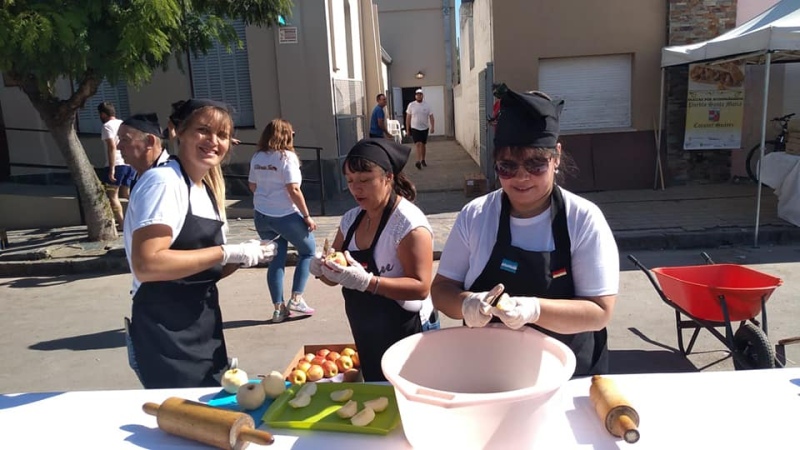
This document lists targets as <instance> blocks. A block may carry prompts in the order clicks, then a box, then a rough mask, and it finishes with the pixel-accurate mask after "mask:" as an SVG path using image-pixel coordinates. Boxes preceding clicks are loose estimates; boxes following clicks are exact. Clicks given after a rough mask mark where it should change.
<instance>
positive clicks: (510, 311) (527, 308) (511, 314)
mask: <svg viewBox="0 0 800 450" xmlns="http://www.w3.org/2000/svg"><path fill="white" fill-rule="evenodd" d="M541 311H542V307H541V305H540V303H539V299H538V298H536V297H506V298H504V299H501V300H500V301H499V302H498V304H497V306H495V307H493V308H492V314H494V315H495V316H497V317H499V318H500V320H501V321H503V323H504V324H506V326H507V327H508V328H511V329H512V330H519V329H520V328H522V327H524V326H525V325H526V324H529V323H536V321H537V320H539V313H541Z"/></svg>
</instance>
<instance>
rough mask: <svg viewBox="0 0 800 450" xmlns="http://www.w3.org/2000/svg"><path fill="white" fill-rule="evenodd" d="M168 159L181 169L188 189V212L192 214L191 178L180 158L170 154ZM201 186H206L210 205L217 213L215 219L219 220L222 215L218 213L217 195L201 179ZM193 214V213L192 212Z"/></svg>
mask: <svg viewBox="0 0 800 450" xmlns="http://www.w3.org/2000/svg"><path fill="white" fill-rule="evenodd" d="M169 159H174V160H175V161H176V162H177V163H178V167H180V169H181V175H183V181H184V182H186V187H187V188H188V189H189V214H192V180H191V179H190V178H189V175H188V174H187V173H186V171H185V170H183V164H181V160H180V159H179V158H178V156H177V155H171V156H170V157H169ZM203 186H205V188H206V193H207V194H208V196H209V197H210V198H211V206H212V207H213V208H214V213H215V214H216V215H217V219H218V220H219V219H220V218H221V217H222V216H220V214H219V206H217V197H216V196H214V191H212V190H211V187H210V186H209V185H208V183H206V182H205V180H203ZM192 215H193V214H192Z"/></svg>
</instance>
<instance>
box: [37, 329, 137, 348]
mask: <svg viewBox="0 0 800 450" xmlns="http://www.w3.org/2000/svg"><path fill="white" fill-rule="evenodd" d="M119 347H125V331H124V330H123V329H122V328H118V329H116V330H108V331H101V332H99V333H92V334H84V335H82V336H72V337H67V338H61V339H53V340H52V341H43V342H39V343H36V344H33V345H31V346H30V347H28V348H29V349H31V350H41V351H52V350H74V351H81V350H103V349H111V348H119Z"/></svg>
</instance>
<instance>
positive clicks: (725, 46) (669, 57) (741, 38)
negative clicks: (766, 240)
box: [657, 0, 800, 246]
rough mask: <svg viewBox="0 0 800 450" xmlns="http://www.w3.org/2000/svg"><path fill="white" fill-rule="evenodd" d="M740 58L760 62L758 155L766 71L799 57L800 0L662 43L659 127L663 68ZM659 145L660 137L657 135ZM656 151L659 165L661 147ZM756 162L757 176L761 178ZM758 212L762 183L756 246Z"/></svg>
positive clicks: (763, 126) (763, 128) (764, 111)
mask: <svg viewBox="0 0 800 450" xmlns="http://www.w3.org/2000/svg"><path fill="white" fill-rule="evenodd" d="M727 61H742V62H745V63H748V64H763V65H764V66H765V74H764V102H763V105H762V116H761V159H760V160H763V158H764V142H765V141H766V135H767V98H768V93H769V73H770V66H771V64H772V63H773V62H792V61H800V0H783V1H781V2H778V3H777V4H775V5H774V6H773V7H771V8H769V9H767V10H766V11H764V12H763V13H761V14H759V15H758V16H757V17H755V18H753V19H752V20H750V21H749V22H746V23H744V24H742V25H740V26H739V27H737V28H735V29H733V30H731V31H728V32H727V33H725V34H722V35H720V36H717V37H716V38H714V39H711V40H708V41H705V42H698V43H695V44H689V45H679V46H673V47H664V48H663V49H662V50H661V102H662V103H661V106H660V108H659V122H658V123H659V128H660V127H661V124H662V123H663V112H664V105H663V102H664V68H666V67H670V66H680V65H684V64H692V63H699V62H727ZM659 146H660V139H659ZM657 151H658V160H659V165H660V160H661V150H660V148H659V149H657ZM761 166H762V165H759V179H760V178H761V176H760V175H761V174H760V172H761ZM760 214H761V183H758V196H757V200H756V226H755V233H754V245H755V246H758V227H759V221H760V217H761V216H760Z"/></svg>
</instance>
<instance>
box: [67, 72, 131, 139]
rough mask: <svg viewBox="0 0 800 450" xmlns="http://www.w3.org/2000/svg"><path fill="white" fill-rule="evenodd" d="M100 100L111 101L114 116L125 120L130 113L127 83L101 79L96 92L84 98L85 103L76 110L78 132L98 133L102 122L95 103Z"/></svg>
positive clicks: (101, 127)
mask: <svg viewBox="0 0 800 450" xmlns="http://www.w3.org/2000/svg"><path fill="white" fill-rule="evenodd" d="M102 102H111V103H113V104H114V109H115V110H116V111H117V116H116V117H117V118H118V119H122V120H125V118H127V117H128V116H129V115H130V106H129V104H128V84H127V83H126V82H125V81H124V80H122V81H119V82H118V83H116V84H111V83H109V82H108V81H107V80H103V82H102V83H100V86H98V87H97V92H96V93H95V94H94V95H93V96H92V97H90V98H89V99H88V100H86V104H84V105H83V108H81V109H80V110H79V111H78V131H79V132H81V133H95V134H100V131H101V130H102V129H103V123H102V122H100V116H99V115H98V114H97V105H99V104H100V103H102Z"/></svg>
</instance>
